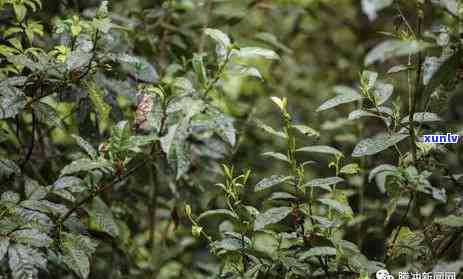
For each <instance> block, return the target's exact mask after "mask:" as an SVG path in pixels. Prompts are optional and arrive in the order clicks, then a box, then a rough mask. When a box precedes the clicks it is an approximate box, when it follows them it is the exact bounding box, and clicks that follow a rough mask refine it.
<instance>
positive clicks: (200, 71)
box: [191, 53, 209, 87]
mask: <svg viewBox="0 0 463 279" xmlns="http://www.w3.org/2000/svg"><path fill="white" fill-rule="evenodd" d="M203 57H204V55H200V54H197V53H194V54H193V59H192V60H191V64H192V65H193V70H194V71H195V73H196V75H197V76H198V79H199V82H200V83H201V84H202V85H203V86H205V87H206V86H207V84H208V82H209V79H208V77H207V73H206V68H205V67H204V61H203Z"/></svg>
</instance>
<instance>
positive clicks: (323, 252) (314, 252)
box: [299, 246, 336, 260]
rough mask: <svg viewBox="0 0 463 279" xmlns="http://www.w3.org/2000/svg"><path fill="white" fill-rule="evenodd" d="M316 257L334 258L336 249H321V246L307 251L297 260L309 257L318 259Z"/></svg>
mask: <svg viewBox="0 0 463 279" xmlns="http://www.w3.org/2000/svg"><path fill="white" fill-rule="evenodd" d="M318 256H336V248H334V247H323V246H320V247H314V248H310V249H309V251H306V252H304V253H302V254H301V255H300V256H299V259H300V260H305V259H308V258H310V257H318Z"/></svg>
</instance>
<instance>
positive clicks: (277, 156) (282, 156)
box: [262, 152, 289, 163]
mask: <svg viewBox="0 0 463 279" xmlns="http://www.w3.org/2000/svg"><path fill="white" fill-rule="evenodd" d="M262 156H266V157H272V158H275V159H277V160H280V161H283V162H286V163H289V159H288V157H287V156H286V155H285V154H282V153H278V152H265V153H263V154H262Z"/></svg>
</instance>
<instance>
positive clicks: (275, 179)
mask: <svg viewBox="0 0 463 279" xmlns="http://www.w3.org/2000/svg"><path fill="white" fill-rule="evenodd" d="M291 179H292V177H291V176H283V175H272V176H270V177H267V178H264V179H262V180H261V181H259V183H257V184H256V187H255V188H254V190H255V191H256V192H259V191H263V190H266V189H268V188H271V187H273V186H276V185H278V184H281V183H283V182H285V181H288V180H291Z"/></svg>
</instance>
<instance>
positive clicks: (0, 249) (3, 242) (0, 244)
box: [0, 237, 10, 261]
mask: <svg viewBox="0 0 463 279" xmlns="http://www.w3.org/2000/svg"><path fill="white" fill-rule="evenodd" d="M8 246H10V239H9V238H6V237H0V261H1V260H3V258H4V257H5V255H6V252H7V251H8Z"/></svg>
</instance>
